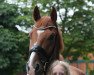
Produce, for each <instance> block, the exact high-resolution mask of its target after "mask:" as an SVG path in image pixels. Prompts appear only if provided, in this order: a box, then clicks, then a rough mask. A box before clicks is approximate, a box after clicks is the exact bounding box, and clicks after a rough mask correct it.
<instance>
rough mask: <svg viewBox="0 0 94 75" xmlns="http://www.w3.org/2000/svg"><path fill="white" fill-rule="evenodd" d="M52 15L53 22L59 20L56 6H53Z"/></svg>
mask: <svg viewBox="0 0 94 75" xmlns="http://www.w3.org/2000/svg"><path fill="white" fill-rule="evenodd" d="M50 17H51V19H52V21H53V22H56V20H57V12H56V9H55V8H54V7H52V11H51V14H50Z"/></svg>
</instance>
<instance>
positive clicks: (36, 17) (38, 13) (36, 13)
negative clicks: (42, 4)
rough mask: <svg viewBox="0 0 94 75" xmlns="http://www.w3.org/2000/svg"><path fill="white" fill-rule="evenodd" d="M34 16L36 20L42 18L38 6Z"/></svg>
mask: <svg viewBox="0 0 94 75" xmlns="http://www.w3.org/2000/svg"><path fill="white" fill-rule="evenodd" d="M33 17H34V20H35V21H38V20H39V19H40V18H41V16H40V12H39V9H38V6H36V7H35V8H34V12H33Z"/></svg>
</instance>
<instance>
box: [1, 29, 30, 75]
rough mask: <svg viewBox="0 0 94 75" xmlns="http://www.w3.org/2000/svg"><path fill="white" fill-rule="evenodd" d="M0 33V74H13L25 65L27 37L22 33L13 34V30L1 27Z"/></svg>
mask: <svg viewBox="0 0 94 75" xmlns="http://www.w3.org/2000/svg"><path fill="white" fill-rule="evenodd" d="M0 35H1V36H0V70H1V71H0V75H3V73H5V74H7V75H8V74H9V75H13V73H14V72H16V71H21V69H22V67H23V66H24V65H25V60H26V58H27V54H26V53H27V51H26V50H28V38H27V35H26V34H24V33H16V34H14V32H13V31H11V30H8V29H3V28H2V29H0ZM23 44H24V45H23ZM6 69H7V71H5V70H6ZM3 70H4V71H3Z"/></svg>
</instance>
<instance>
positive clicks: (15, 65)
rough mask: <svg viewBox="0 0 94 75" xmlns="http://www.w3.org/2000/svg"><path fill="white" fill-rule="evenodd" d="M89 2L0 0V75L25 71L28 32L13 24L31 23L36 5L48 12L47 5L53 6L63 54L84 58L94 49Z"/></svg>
mask: <svg viewBox="0 0 94 75" xmlns="http://www.w3.org/2000/svg"><path fill="white" fill-rule="evenodd" d="M12 2H13V1H12ZM93 3H94V1H93V0H15V3H12V4H10V3H9V2H8V0H0V75H16V74H17V73H18V72H23V71H25V64H26V61H27V58H28V46H29V36H28V34H27V33H25V32H22V31H20V30H19V29H18V28H17V27H16V26H17V25H19V26H20V27H25V29H27V28H30V27H31V26H32V25H33V24H34V21H33V18H32V11H33V9H34V7H35V6H36V5H38V6H39V9H40V12H41V15H48V14H50V10H51V6H55V8H56V9H57V13H58V17H59V19H60V20H59V21H58V25H59V26H60V28H61V30H62V37H63V39H64V45H65V49H64V52H63V53H62V54H63V56H64V57H67V56H71V55H72V56H73V57H74V59H76V58H77V57H78V56H83V57H84V59H87V54H88V53H89V52H92V53H94V4H93ZM62 10H63V11H62ZM70 12H71V13H72V14H70Z"/></svg>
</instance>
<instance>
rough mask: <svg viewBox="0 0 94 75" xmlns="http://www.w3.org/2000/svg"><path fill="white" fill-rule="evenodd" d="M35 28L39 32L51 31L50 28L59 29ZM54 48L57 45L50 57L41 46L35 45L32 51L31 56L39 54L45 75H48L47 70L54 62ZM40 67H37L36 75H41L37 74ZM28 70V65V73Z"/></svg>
mask: <svg viewBox="0 0 94 75" xmlns="http://www.w3.org/2000/svg"><path fill="white" fill-rule="evenodd" d="M34 28H36V29H37V30H46V29H49V28H57V27H56V26H48V27H39V28H38V27H36V26H34ZM54 48H55V45H54V47H53V50H52V52H51V55H50V56H48V55H47V53H46V52H45V50H44V49H43V48H42V47H41V46H39V45H34V46H33V47H32V48H31V49H30V54H31V53H32V52H36V53H37V54H38V56H39V59H40V63H41V64H42V66H43V73H44V75H46V70H47V68H48V67H49V65H50V63H51V61H52V59H53V58H54ZM38 66H39V65H37V66H36V67H35V75H39V73H36V71H37V70H38V69H39V67H38ZM28 69H29V68H28V65H27V71H29V70H28Z"/></svg>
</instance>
